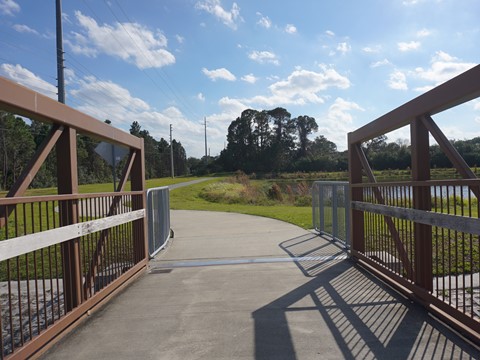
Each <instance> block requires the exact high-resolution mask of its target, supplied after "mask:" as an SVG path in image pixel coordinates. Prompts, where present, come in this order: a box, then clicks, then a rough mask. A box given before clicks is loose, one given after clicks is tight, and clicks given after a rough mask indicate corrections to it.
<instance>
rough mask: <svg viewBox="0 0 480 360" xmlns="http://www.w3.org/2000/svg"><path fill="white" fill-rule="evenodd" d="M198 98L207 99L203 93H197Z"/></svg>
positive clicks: (202, 100)
mask: <svg viewBox="0 0 480 360" xmlns="http://www.w3.org/2000/svg"><path fill="white" fill-rule="evenodd" d="M197 99H198V100H200V101H201V102H204V101H205V95H203V93H201V92H200V93H198V94H197Z"/></svg>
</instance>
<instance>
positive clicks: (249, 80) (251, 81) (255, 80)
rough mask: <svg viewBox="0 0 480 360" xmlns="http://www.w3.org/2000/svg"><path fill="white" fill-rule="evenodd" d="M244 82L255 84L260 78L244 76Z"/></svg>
mask: <svg viewBox="0 0 480 360" xmlns="http://www.w3.org/2000/svg"><path fill="white" fill-rule="evenodd" d="M242 80H243V81H245V82H247V83H250V84H255V83H256V82H257V80H258V78H257V77H255V75H253V74H248V75H245V76H242Z"/></svg>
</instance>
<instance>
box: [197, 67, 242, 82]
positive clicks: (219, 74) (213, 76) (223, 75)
mask: <svg viewBox="0 0 480 360" xmlns="http://www.w3.org/2000/svg"><path fill="white" fill-rule="evenodd" d="M202 72H203V73H204V74H205V75H207V76H208V77H209V78H210V80H212V81H216V80H217V79H223V80H228V81H235V80H236V79H237V78H236V77H235V75H233V74H232V73H231V72H230V71H228V70H227V69H225V68H220V69H215V70H208V69H206V68H203V69H202Z"/></svg>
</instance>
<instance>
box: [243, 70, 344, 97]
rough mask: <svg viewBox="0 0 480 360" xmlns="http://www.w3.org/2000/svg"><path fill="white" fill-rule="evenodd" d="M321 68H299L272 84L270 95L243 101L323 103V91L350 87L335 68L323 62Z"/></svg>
mask: <svg viewBox="0 0 480 360" xmlns="http://www.w3.org/2000/svg"><path fill="white" fill-rule="evenodd" d="M320 68H321V71H319V72H315V71H309V70H303V69H297V70H295V71H293V72H292V73H291V74H290V75H289V76H288V77H287V79H285V80H280V81H277V82H276V83H273V84H272V85H270V86H269V90H270V95H268V96H262V95H259V96H255V97H253V98H250V99H243V100H242V102H243V103H248V104H258V105H260V106H279V105H289V104H294V105H305V104H307V103H315V104H321V103H323V102H324V99H323V98H322V97H321V96H319V93H320V92H321V91H324V90H327V89H328V88H338V89H347V88H349V87H350V80H349V79H348V78H346V77H345V76H342V75H340V74H339V73H338V72H337V71H336V70H335V69H333V68H331V67H328V66H326V65H323V64H322V65H321V66H320Z"/></svg>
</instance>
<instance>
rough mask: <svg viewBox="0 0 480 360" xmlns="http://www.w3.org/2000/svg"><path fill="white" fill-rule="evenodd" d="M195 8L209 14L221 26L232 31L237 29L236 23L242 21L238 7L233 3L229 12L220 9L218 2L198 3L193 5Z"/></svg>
mask: <svg viewBox="0 0 480 360" xmlns="http://www.w3.org/2000/svg"><path fill="white" fill-rule="evenodd" d="M195 7H196V8H197V9H199V10H203V11H206V12H208V13H209V14H212V15H213V16H215V17H216V18H217V19H218V20H220V21H221V22H222V23H223V24H225V25H227V26H228V27H229V28H231V29H233V30H236V29H237V26H238V25H237V22H238V21H241V20H242V17H241V16H240V7H239V6H238V5H237V3H233V5H232V8H231V10H230V11H227V10H225V9H224V8H223V7H222V3H221V1H220V0H205V1H198V2H197V3H196V4H195Z"/></svg>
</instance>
